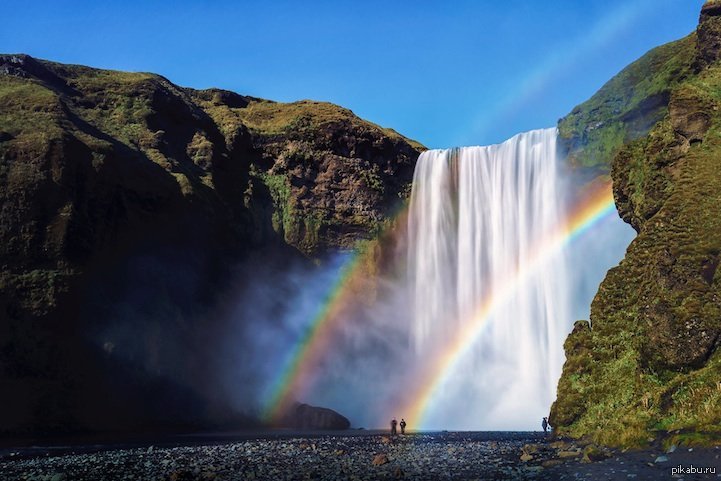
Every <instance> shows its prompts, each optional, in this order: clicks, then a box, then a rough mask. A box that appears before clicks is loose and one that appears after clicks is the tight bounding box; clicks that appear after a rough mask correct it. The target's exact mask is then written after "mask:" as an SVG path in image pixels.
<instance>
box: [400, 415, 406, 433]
mask: <svg viewBox="0 0 721 481" xmlns="http://www.w3.org/2000/svg"><path fill="white" fill-rule="evenodd" d="M405 433H406V420H405V419H403V418H401V434H405Z"/></svg>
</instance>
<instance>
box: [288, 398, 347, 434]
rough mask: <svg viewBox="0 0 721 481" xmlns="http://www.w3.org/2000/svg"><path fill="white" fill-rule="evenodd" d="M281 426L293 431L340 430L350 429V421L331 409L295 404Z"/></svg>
mask: <svg viewBox="0 0 721 481" xmlns="http://www.w3.org/2000/svg"><path fill="white" fill-rule="evenodd" d="M282 424H283V425H284V426H286V427H291V428H294V429H309V430H313V429H320V430H340V429H348V428H350V421H349V420H348V418H346V417H345V416H343V415H341V414H338V413H337V412H335V411H333V410H332V409H328V408H322V407H316V406H310V405H308V404H296V405H294V406H292V407H291V408H290V410H289V412H288V413H287V414H286V416H285V417H284V418H283V421H282Z"/></svg>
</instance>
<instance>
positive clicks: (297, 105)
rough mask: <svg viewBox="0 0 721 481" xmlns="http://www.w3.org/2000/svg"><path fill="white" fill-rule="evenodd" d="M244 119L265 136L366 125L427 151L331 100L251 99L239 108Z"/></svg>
mask: <svg viewBox="0 0 721 481" xmlns="http://www.w3.org/2000/svg"><path fill="white" fill-rule="evenodd" d="M238 113H239V114H240V116H241V118H242V119H243V122H244V123H245V124H246V125H247V126H248V127H250V128H251V129H252V130H254V131H256V132H258V133H260V134H262V135H269V136H270V135H279V134H285V133H288V132H289V131H295V132H302V131H303V130H305V129H309V128H317V127H318V126H321V125H325V124H330V123H347V124H349V125H356V124H360V123H362V124H365V125H367V127H369V128H374V129H378V130H380V131H381V132H382V133H383V135H385V136H387V137H390V138H393V139H403V140H405V141H406V142H408V143H409V144H410V145H411V146H412V147H413V148H415V149H418V150H425V147H423V146H422V145H421V144H419V143H418V142H416V141H414V140H410V139H406V138H405V137H403V136H401V135H400V134H399V133H398V132H396V131H395V130H393V129H389V128H384V127H381V126H379V125H376V124H374V123H372V122H368V121H367V120H363V119H361V118H359V117H358V116H356V115H355V114H354V113H353V112H352V111H350V110H348V109H346V108H343V107H340V106H338V105H334V104H331V103H328V102H316V101H313V100H300V101H298V102H290V103H282V102H271V101H267V100H265V101H255V102H251V103H250V104H249V105H248V106H247V107H246V108H244V109H240V110H238Z"/></svg>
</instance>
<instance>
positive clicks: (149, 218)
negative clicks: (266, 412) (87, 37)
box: [0, 55, 422, 432]
mask: <svg viewBox="0 0 721 481" xmlns="http://www.w3.org/2000/svg"><path fill="white" fill-rule="evenodd" d="M421 150H422V147H421V146H420V145H418V144H416V143H414V142H412V141H409V140H407V139H405V138H404V137H402V136H400V135H398V134H396V133H395V132H393V131H390V130H386V129H382V128H380V127H378V126H376V125H373V124H371V123H370V122H366V121H364V120H362V119H360V118H358V117H356V116H355V115H353V114H352V113H351V112H350V111H348V110H346V109H343V108H341V107H338V106H334V105H331V104H321V103H314V102H299V103H295V104H280V103H274V102H269V101H265V100H260V99H255V98H250V97H244V96H241V95H238V94H235V93H232V92H228V91H222V90H217V89H210V90H203V91H197V90H192V89H185V88H181V87H178V86H176V85H174V84H173V83H171V82H170V81H168V80H167V79H165V78H163V77H160V76H158V75H153V74H145V73H126V72H116V71H107V70H98V69H93V68H88V67H82V66H74V65H63V64H58V63H53V62H47V61H41V60H37V59H33V58H31V57H28V56H25V55H0V393H2V395H1V397H2V405H3V409H2V410H0V431H15V432H17V431H20V430H29V431H36V430H56V429H85V428H88V429H90V428H93V429H111V428H131V429H132V428H134V427H137V426H144V427H149V426H154V425H168V424H178V422H182V423H186V424H193V423H207V421H208V420H209V419H211V418H212V419H217V420H218V422H224V421H223V420H224V419H225V418H224V416H225V414H227V413H228V412H229V410H227V409H226V407H225V406H222V402H221V403H219V404H217V405H216V404H214V401H209V400H208V399H201V398H199V396H198V395H197V393H198V392H207V393H210V396H211V397H212V396H215V397H216V398H219V397H220V396H217V394H218V390H214V389H215V388H214V386H212V383H213V380H212V379H211V378H212V376H210V375H209V373H208V371H212V370H211V369H208V366H210V362H211V358H212V357H213V353H211V352H209V350H210V349H209V348H208V345H209V344H212V342H209V338H208V336H210V335H211V334H210V333H212V332H214V329H215V330H216V331H220V329H219V328H218V326H217V325H214V324H213V322H214V321H213V318H214V315H213V313H214V308H215V306H217V304H218V299H219V298H222V296H223V292H224V288H225V287H226V286H227V282H228V280H229V279H236V282H237V278H238V275H237V273H236V275H233V273H232V270H233V268H234V267H233V266H236V265H238V263H239V262H244V261H246V260H248V259H251V260H254V261H255V262H256V263H261V264H262V263H264V262H266V261H267V262H268V263H273V262H275V263H278V264H279V265H286V266H287V261H288V260H289V259H290V260H293V259H295V260H298V261H299V262H301V261H302V260H303V259H307V258H308V257H313V258H315V257H321V256H322V255H323V254H324V253H326V252H328V251H330V250H333V249H338V248H349V247H351V246H353V245H354V243H355V242H356V241H358V240H361V239H368V238H371V237H372V236H373V235H374V233H375V230H376V229H377V228H378V226H379V225H382V224H384V223H387V222H389V219H390V218H391V216H392V214H393V212H394V209H395V208H396V206H397V204H398V203H399V202H401V200H402V199H401V197H402V196H403V194H404V192H406V191H407V190H408V187H409V185H410V182H411V176H412V172H413V166H414V163H415V160H416V158H417V156H418V154H419V152H420V151H421ZM261 252H262V253H264V254H262V255H261V254H259V253H261ZM240 277H243V276H240ZM242 281H243V282H245V283H246V284H252V283H253V282H254V281H253V278H252V275H250V276H247V278H246V277H243V279H242ZM179 353H183V354H182V355H180V354H179ZM218 413H220V414H219V415H218V416H215V414H218ZM214 416H215V417H214Z"/></svg>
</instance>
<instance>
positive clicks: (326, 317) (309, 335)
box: [262, 207, 407, 424]
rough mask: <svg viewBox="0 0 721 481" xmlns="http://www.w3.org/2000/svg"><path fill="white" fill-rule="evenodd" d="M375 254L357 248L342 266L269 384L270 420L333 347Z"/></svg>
mask: <svg viewBox="0 0 721 481" xmlns="http://www.w3.org/2000/svg"><path fill="white" fill-rule="evenodd" d="M406 213H407V209H406V208H403V207H401V208H400V209H399V210H398V211H396V212H395V213H394V214H393V215H391V219H392V221H391V222H389V223H388V224H387V225H386V227H385V228H384V229H382V230H381V232H380V234H379V235H378V236H377V238H378V239H379V240H380V243H381V244H383V243H384V241H385V242H387V241H389V239H390V238H391V237H392V236H394V235H395V234H396V232H395V230H394V227H395V226H396V225H398V224H399V223H402V221H403V219H404V217H405V215H406ZM376 254H377V251H376V250H374V249H373V248H372V247H366V248H365V249H359V250H356V251H354V253H353V254H352V256H351V257H350V259H348V260H347V261H346V262H345V263H344V265H343V266H342V267H341V270H340V275H339V277H338V280H337V281H336V282H335V283H334V285H333V288H332V289H331V290H330V292H329V294H328V295H327V296H326V298H325V299H324V302H323V303H322V304H321V307H320V308H319V310H318V312H317V314H316V315H315V317H314V318H313V320H312V321H311V323H310V325H309V327H308V328H307V330H306V331H305V334H304V335H303V337H302V338H301V339H300V340H299V342H298V343H297V345H296V347H295V349H294V350H293V353H292V354H291V356H290V361H289V362H287V363H286V364H285V367H284V369H283V370H282V372H281V373H280V375H279V376H278V377H277V378H276V379H275V382H274V383H273V385H272V386H271V388H270V393H271V394H270V396H269V399H268V401H267V402H266V403H265V406H264V409H263V412H262V418H263V420H264V421H266V422H267V423H270V424H273V423H275V422H277V421H279V419H280V417H281V416H282V415H283V414H284V413H285V412H286V411H287V409H288V408H289V407H290V406H291V405H292V404H293V403H294V402H296V400H297V398H298V397H299V395H300V394H302V393H303V391H304V390H306V389H307V388H308V386H309V385H310V384H311V380H312V378H313V376H314V375H315V368H316V366H317V365H318V364H319V363H320V362H322V360H323V359H322V358H323V355H324V354H325V353H326V352H328V351H330V349H331V347H332V343H333V341H334V339H335V338H334V336H335V335H336V331H335V325H336V324H337V323H336V322H334V321H335V319H338V318H340V317H342V313H344V312H346V309H348V308H352V307H353V306H354V304H356V303H357V294H358V292H361V291H363V290H364V288H365V287H367V285H366V284H365V283H366V282H367V278H368V277H369V276H368V275H367V272H366V267H367V266H368V265H370V264H372V263H373V262H374V260H373V256H375V255H376Z"/></svg>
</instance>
